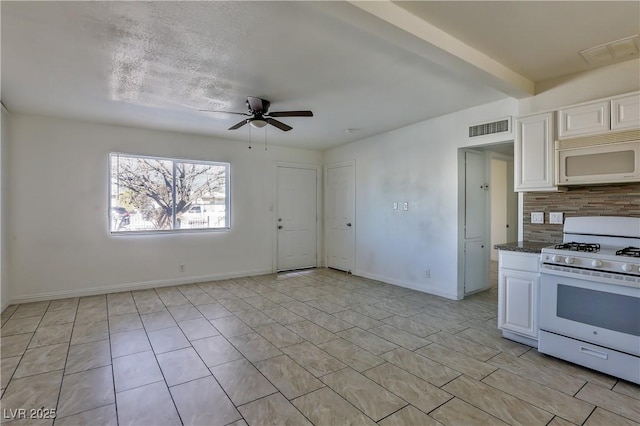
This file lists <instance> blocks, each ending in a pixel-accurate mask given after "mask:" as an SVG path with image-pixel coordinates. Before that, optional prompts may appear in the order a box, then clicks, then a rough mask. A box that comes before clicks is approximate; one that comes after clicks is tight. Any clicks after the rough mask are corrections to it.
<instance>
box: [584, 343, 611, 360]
mask: <svg viewBox="0 0 640 426" xmlns="http://www.w3.org/2000/svg"><path fill="white" fill-rule="evenodd" d="M580 353H583V354H585V355H590V356H593V357H596V358H602V359H608V358H609V355H608V354H607V353H605V352H600V351H594V350H593V349H590V348H585V347H584V346H580Z"/></svg>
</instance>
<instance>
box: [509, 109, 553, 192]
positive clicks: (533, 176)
mask: <svg viewBox="0 0 640 426" xmlns="http://www.w3.org/2000/svg"><path fill="white" fill-rule="evenodd" d="M553 144H554V139H553V113H552V112H549V113H544V114H536V115H530V116H527V117H521V118H519V119H518V123H517V131H516V143H515V153H514V154H515V164H514V175H515V176H514V177H515V190H516V191H556V190H557V189H558V187H557V186H555V176H554V170H555V167H554V145H553Z"/></svg>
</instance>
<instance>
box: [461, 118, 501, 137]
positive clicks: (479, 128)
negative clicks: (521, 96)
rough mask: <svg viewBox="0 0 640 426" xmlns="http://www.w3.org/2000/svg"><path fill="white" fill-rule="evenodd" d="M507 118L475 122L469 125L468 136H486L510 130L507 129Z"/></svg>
mask: <svg viewBox="0 0 640 426" xmlns="http://www.w3.org/2000/svg"><path fill="white" fill-rule="evenodd" d="M510 121H511V120H509V119H508V118H505V119H504V120H499V121H494V122H492V123H483V124H476V125H475V126H470V127H469V137H470V138H475V137H478V136H486V135H493V134H496V133H507V132H509V131H510V129H509V122H510Z"/></svg>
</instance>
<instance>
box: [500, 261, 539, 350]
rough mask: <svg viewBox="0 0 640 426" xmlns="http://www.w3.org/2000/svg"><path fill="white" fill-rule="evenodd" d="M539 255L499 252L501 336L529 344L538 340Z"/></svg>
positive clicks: (532, 344)
mask: <svg viewBox="0 0 640 426" xmlns="http://www.w3.org/2000/svg"><path fill="white" fill-rule="evenodd" d="M539 271H540V255H539V254H537V253H521V252H510V251H500V261H499V270H498V274H499V276H498V327H499V328H500V329H501V330H502V332H503V335H504V336H505V337H507V338H509V339H512V340H516V341H518V342H520V343H524V344H527V345H530V346H535V347H537V341H538V287H539V285H540V272H539Z"/></svg>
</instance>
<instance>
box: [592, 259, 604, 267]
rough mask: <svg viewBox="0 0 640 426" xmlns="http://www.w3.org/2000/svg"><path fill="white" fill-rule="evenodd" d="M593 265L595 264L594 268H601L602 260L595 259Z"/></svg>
mask: <svg viewBox="0 0 640 426" xmlns="http://www.w3.org/2000/svg"><path fill="white" fill-rule="evenodd" d="M591 266H593V267H594V268H599V267H601V266H602V261H600V260H598V259H593V262H591Z"/></svg>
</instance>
